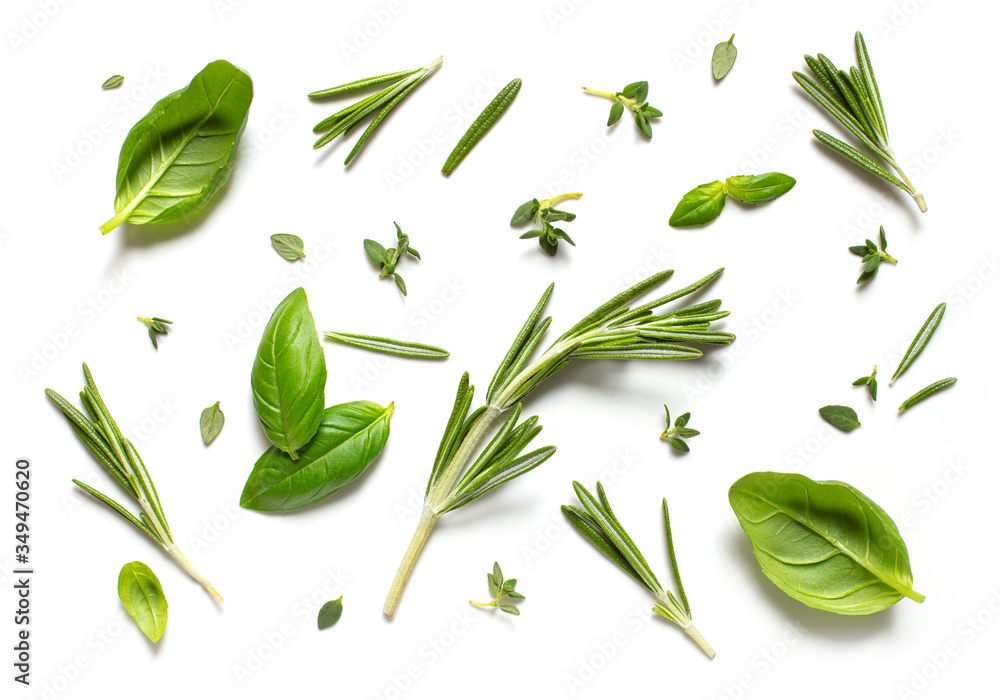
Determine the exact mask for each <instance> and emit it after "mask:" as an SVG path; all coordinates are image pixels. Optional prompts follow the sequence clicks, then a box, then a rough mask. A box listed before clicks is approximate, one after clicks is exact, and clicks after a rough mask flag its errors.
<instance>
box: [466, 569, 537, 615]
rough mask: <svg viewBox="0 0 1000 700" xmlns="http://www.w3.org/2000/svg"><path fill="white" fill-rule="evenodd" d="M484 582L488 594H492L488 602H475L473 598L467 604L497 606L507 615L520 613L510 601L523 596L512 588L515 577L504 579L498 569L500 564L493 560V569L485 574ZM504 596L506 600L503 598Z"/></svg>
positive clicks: (483, 606) (515, 580)
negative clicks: (488, 590)
mask: <svg viewBox="0 0 1000 700" xmlns="http://www.w3.org/2000/svg"><path fill="white" fill-rule="evenodd" d="M486 583H487V585H488V586H489V589H490V595H491V596H493V600H491V601H490V602H488V603H477V602H476V601H474V600H470V601H469V605H475V606H476V607H479V608H499V609H500V610H503V611H504V612H505V613H507V614H509V615H520V614H521V611H520V610H518V609H517V606H516V605H515V604H514V603H512V602H511V601H513V600H524V596H523V595H521V594H520V593H518V592H517V591H515V590H514V586H516V585H517V579H516V578H509V579H504V577H503V572H502V571H501V570H500V564H498V563H497V562H493V571H491V572H490V573H488V574H486ZM504 598H507V599H508V600H504Z"/></svg>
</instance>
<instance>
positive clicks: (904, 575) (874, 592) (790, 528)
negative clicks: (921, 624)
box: [729, 472, 924, 615]
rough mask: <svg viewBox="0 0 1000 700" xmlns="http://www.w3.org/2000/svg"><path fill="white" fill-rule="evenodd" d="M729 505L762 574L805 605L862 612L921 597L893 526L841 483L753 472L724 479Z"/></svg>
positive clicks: (844, 612) (845, 612)
mask: <svg viewBox="0 0 1000 700" xmlns="http://www.w3.org/2000/svg"><path fill="white" fill-rule="evenodd" d="M729 503H730V505H732V507H733V510H734V511H735V512H736V517H737V518H739V521H740V525H741V526H742V527H743V531H744V532H745V533H746V534H747V537H749V538H750V542H751V544H752V545H753V553H754V555H755V556H756V557H757V562H758V563H759V564H760V567H761V570H762V571H763V572H764V574H765V575H766V576H767V577H768V578H769V579H771V581H772V582H773V583H774V584H775V585H776V586H777V587H778V588H780V589H781V590H783V591H784V592H785V593H787V594H788V595H790V596H791V597H792V598H795V599H796V600H798V601H801V602H803V603H805V604H806V605H808V606H810V607H813V608H818V609H820V610H828V611H830V612H835V613H840V614H841V615H868V614H870V613H874V612H878V611H879V610H884V609H886V608H888V607H889V606H891V605H893V604H894V603H896V602H898V601H899V600H900V598H902V597H903V596H906V597H908V598H912V599H913V600H915V601H917V602H918V603H919V602H922V601H923V599H924V596H922V595H920V594H919V593H917V592H915V591H914V590H913V574H912V573H911V572H910V557H909V555H908V554H907V552H906V545H905V544H904V543H903V538H902V537H901V536H900V534H899V530H898V529H897V528H896V524H895V523H894V522H893V521H892V519H891V518H890V517H889V516H888V515H886V513H885V511H884V510H882V509H881V508H880V507H879V506H878V505H876V504H875V502H873V501H872V500H871V499H870V498H868V497H867V496H865V495H864V494H863V493H861V492H860V491H858V490H857V489H855V488H854V487H852V486H849V485H848V484H845V483H842V482H839V481H813V480H812V479H809V478H808V477H805V476H802V475H801V474H782V473H778V472H757V473H754V474H747V475H746V476H744V477H743V478H742V479H740V480H739V481H737V482H736V483H735V484H733V485H732V487H731V488H730V489H729Z"/></svg>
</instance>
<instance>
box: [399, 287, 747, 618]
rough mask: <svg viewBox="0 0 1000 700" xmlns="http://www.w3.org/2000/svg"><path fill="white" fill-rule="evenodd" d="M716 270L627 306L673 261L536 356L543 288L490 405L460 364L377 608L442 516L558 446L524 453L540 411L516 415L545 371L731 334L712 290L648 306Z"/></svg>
mask: <svg viewBox="0 0 1000 700" xmlns="http://www.w3.org/2000/svg"><path fill="white" fill-rule="evenodd" d="M720 274H722V268H720V269H718V270H716V271H715V272H713V273H712V274H710V275H708V276H707V277H704V278H702V279H700V280H698V281H697V282H695V283H693V284H690V285H688V286H687V287H684V288H683V289H679V290H677V291H676V292H672V293H670V294H666V295H664V296H662V297H659V298H658V299H654V300H653V301H650V302H648V303H646V304H641V305H639V306H636V307H634V308H631V307H629V306H627V304H628V303H629V302H631V301H632V300H633V299H635V298H636V297H638V296H639V295H641V294H643V293H644V292H646V291H648V290H650V289H652V288H654V287H656V286H658V285H660V284H662V283H663V282H665V281H666V280H667V279H669V278H670V276H671V275H673V270H665V271H663V272H659V273H657V274H655V275H652V276H651V277H649V278H647V279H645V280H643V281H642V282H639V283H638V284H636V285H635V286H633V287H631V288H629V289H627V290H626V291H624V292H622V293H621V294H619V295H618V296H616V297H614V298H613V299H610V300H609V301H607V302H605V303H604V304H602V305H601V306H599V307H597V309H595V310H594V311H593V312H591V313H590V314H588V315H587V316H585V317H583V318H582V319H581V320H580V321H579V322H578V323H576V325H574V326H573V327H572V328H570V329H569V330H568V331H566V332H565V333H563V334H562V335H561V336H559V338H558V339H556V341H555V342H554V343H553V344H552V345H550V346H549V348H548V349H547V350H546V351H545V352H543V353H542V354H541V355H540V356H538V358H537V359H532V357H533V355H534V354H535V349H536V348H537V347H538V345H539V343H540V342H541V340H542V336H544V335H545V333H546V331H547V330H548V328H549V325H550V324H551V322H552V318H551V317H545V318H542V312H543V310H544V309H545V305H546V304H547V303H548V300H549V297H550V296H551V294H552V290H553V288H554V286H555V285H550V286H549V288H548V289H546V290H545V293H544V294H542V297H541V299H540V300H539V301H538V304H537V305H536V306H535V308H534V310H533V311H532V312H531V314H530V315H529V316H528V320H527V321H526V322H525V324H524V326H523V327H522V328H521V330H520V332H519V333H518V334H517V337H516V338H515V339H514V342H513V344H512V345H511V346H510V349H509V350H508V351H507V354H506V355H505V356H504V358H503V361H502V362H501V363H500V366H499V367H498V368H497V371H496V373H495V374H494V375H493V381H491V382H490V385H489V388H488V389H487V391H486V404H485V405H483V406H480V407H479V408H477V409H476V410H475V411H472V412H471V413H470V412H469V409H470V408H471V406H472V397H473V391H474V389H473V387H472V386H471V385H470V384H469V374H468V373H465V375H463V376H462V380H461V381H460V382H459V385H458V393H457V395H456V397H455V404H454V407H453V409H452V412H451V416H450V417H449V419H448V422H447V424H446V425H445V431H444V436H443V437H442V438H441V444H440V446H439V447H438V452H437V456H436V457H435V459H434V464H433V466H432V468H431V475H430V479H429V480H428V482H427V490H426V492H425V495H424V508H423V511H422V514H421V516H420V522H419V523H418V525H417V529H416V532H414V533H413V538H412V539H411V540H410V544H409V546H408V547H407V549H406V553H405V554H404V556H403V560H402V562H401V563H400V565H399V570H398V571H397V572H396V578H395V580H394V581H393V583H392V587H391V588H390V590H389V595H388V596H387V597H386V601H385V607H384V608H383V612H384V613H385V614H386V615H388V616H389V617H392V616H393V615H395V613H396V607H397V606H398V605H399V599H400V596H401V595H402V593H403V588H404V587H405V586H406V582H407V580H408V579H409V576H410V573H411V572H412V571H413V566H414V565H415V564H416V561H417V557H418V556H419V555H420V551H421V550H422V549H423V547H424V544H425V543H426V542H427V538H428V537H429V536H430V533H431V531H432V530H433V529H434V525H435V524H436V523H437V520H438V518H440V517H441V516H442V515H443V514H445V513H447V512H449V511H452V510H456V509H457V508H461V507H462V506H464V505H467V504H469V503H471V502H472V501H474V500H476V499H478V498H479V497H480V496H483V495H484V494H486V493H488V492H489V491H491V490H493V489H494V488H496V487H497V486H499V485H500V484H502V483H504V482H506V481H510V480H511V479H514V478H516V477H518V476H521V475H522V474H525V473H527V472H529V471H530V470H532V469H534V468H535V467H537V466H538V465H539V464H541V463H542V462H544V461H545V460H547V459H548V458H549V457H551V456H552V454H553V453H554V452H555V449H556V448H555V447H551V446H550V447H542V448H540V449H537V450H535V451H533V452H531V453H529V454H527V455H524V456H521V452H522V451H523V450H524V449H525V447H527V445H528V443H529V442H531V440H532V439H534V437H535V436H536V435H537V434H538V433H539V432H540V431H541V429H542V428H541V426H538V425H536V424H537V422H538V417H537V416H532V417H531V418H528V419H527V420H525V421H523V422H520V423H518V419H519V418H520V415H521V401H523V400H524V399H525V398H526V397H527V396H528V395H529V394H530V393H531V392H532V391H533V390H535V389H536V388H537V387H538V386H540V385H541V384H542V383H543V382H544V381H545V380H546V379H548V378H550V377H551V376H552V375H554V374H555V373H557V372H558V371H559V370H561V369H562V368H563V367H565V366H566V365H568V364H569V363H570V362H571V361H572V360H574V359H617V360H629V359H640V360H691V359H696V358H699V357H701V356H702V352H701V351H700V350H697V349H696V348H693V347H691V346H689V345H681V344H679V343H708V344H717V345H727V344H729V343H731V342H732V341H733V340H734V339H735V336H733V335H732V334H731V333H725V332H722V331H717V330H712V329H711V328H710V325H711V322H712V321H716V320H718V319H721V318H725V317H726V316H728V315H729V312H728V311H720V310H719V307H720V305H721V303H722V302H721V301H719V300H718V299H716V300H713V301H706V302H702V303H699V304H694V305H692V306H686V307H683V308H679V309H675V310H673V311H671V312H669V313H666V314H661V315H657V314H654V313H653V312H654V311H655V310H656V309H658V308H660V307H661V306H664V305H666V304H669V303H671V302H674V301H677V300H678V299H681V298H683V297H685V296H688V295H690V294H694V293H695V292H697V291H699V290H700V289H701V288H702V287H704V286H706V285H707V284H709V283H710V282H712V281H713V280H715V279H716V278H717V277H718V276H719V275H720ZM508 410H509V411H510V412H511V414H510V416H509V417H508V418H507V420H506V421H505V422H504V423H503V425H502V426H501V427H500V429H499V430H498V431H497V433H496V434H495V435H494V437H493V438H492V439H491V440H490V441H489V443H488V444H487V445H486V447H485V448H482V449H480V447H479V445H480V443H481V442H483V441H484V440H485V439H486V436H487V433H488V431H489V429H490V426H491V425H492V424H493V422H494V421H496V419H497V418H498V417H499V416H500V415H501V414H502V413H504V412H506V411H508ZM477 455H478V456H477ZM473 457H475V459H473ZM470 460H471V465H470V464H469V462H470Z"/></svg>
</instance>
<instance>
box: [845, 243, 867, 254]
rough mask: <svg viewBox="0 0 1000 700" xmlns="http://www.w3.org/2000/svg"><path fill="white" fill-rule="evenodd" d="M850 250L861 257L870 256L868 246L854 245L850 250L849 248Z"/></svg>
mask: <svg viewBox="0 0 1000 700" xmlns="http://www.w3.org/2000/svg"><path fill="white" fill-rule="evenodd" d="M848 250H849V251H851V252H852V253H854V254H855V255H860V256H861V257H864V256H866V255H868V246H864V245H852V246H851V247H850V248H848Z"/></svg>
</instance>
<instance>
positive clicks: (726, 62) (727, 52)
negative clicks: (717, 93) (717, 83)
mask: <svg viewBox="0 0 1000 700" xmlns="http://www.w3.org/2000/svg"><path fill="white" fill-rule="evenodd" d="M735 38H736V35H735V34H733V35H732V36H731V37H729V41H723V42H721V43H720V44H717V45H716V47H715V51H713V52H712V75H714V76H715V79H716V80H722V79H723V78H724V77H725V76H726V73H728V72H729V71H730V70H731V69H732V67H733V64H734V63H736V46H735V45H734V44H733V39H735Z"/></svg>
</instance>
